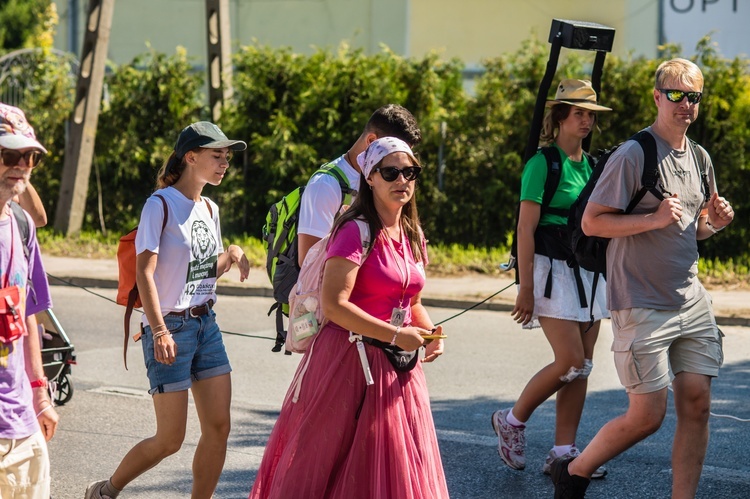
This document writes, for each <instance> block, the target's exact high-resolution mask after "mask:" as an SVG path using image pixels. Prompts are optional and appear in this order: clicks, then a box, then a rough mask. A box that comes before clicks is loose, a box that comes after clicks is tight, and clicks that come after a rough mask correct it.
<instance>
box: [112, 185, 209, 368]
mask: <svg viewBox="0 0 750 499" xmlns="http://www.w3.org/2000/svg"><path fill="white" fill-rule="evenodd" d="M154 196H156V197H157V198H159V199H160V200H161V204H162V205H163V206H164V218H163V219H162V221H161V231H162V232H164V228H165V227H166V226H167V218H169V208H167V201H166V199H164V197H163V196H161V195H159V194H154ZM210 210H211V208H209V211H210ZM137 299H138V281H137V280H136V283H135V284H133V289H131V290H130V293H128V304H127V305H126V306H125V318H124V324H123V326H124V331H125V342H124V343H123V348H122V357H123V361H124V362H125V370H126V371H127V370H128V339H130V317H131V316H132V315H133V308H135V301H136V300H137ZM136 339H138V338H136Z"/></svg>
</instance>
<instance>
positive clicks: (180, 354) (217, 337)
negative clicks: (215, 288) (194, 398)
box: [141, 310, 232, 395]
mask: <svg viewBox="0 0 750 499" xmlns="http://www.w3.org/2000/svg"><path fill="white" fill-rule="evenodd" d="M164 324H165V325H166V326H167V328H169V332H170V333H172V339H173V340H174V342H175V344H176V345H177V358H176V359H175V361H174V363H173V364H172V365H167V364H162V363H161V362H157V361H156V359H155V358H154V338H153V335H152V334H151V327H150V326H145V327H144V328H143V335H142V336H141V343H142V346H143V359H144V361H145V362H146V374H147V375H148V381H149V383H150V385H151V388H150V390H149V391H148V393H150V394H152V395H153V394H155V393H165V392H179V391H182V390H187V389H188V388H190V387H191V386H192V384H193V381H200V380H202V379H208V378H213V377H215V376H221V375H222V374H227V373H230V372H232V367H231V366H230V365H229V358H228V357H227V351H226V349H225V348H224V341H223V340H222V337H221V330H220V329H219V326H218V325H217V324H216V313H215V312H214V311H213V310H209V312H208V313H207V314H206V315H201V316H199V317H187V318H186V317H175V316H171V315H168V316H166V317H164Z"/></svg>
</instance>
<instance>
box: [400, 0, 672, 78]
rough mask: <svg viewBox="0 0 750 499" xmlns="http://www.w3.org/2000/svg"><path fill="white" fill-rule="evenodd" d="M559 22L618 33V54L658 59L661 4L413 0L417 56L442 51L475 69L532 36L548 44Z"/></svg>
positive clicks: (648, 0)
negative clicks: (572, 21)
mask: <svg viewBox="0 0 750 499" xmlns="http://www.w3.org/2000/svg"><path fill="white" fill-rule="evenodd" d="M554 18H557V19H575V20H579V21H589V22H595V23H599V24H604V25H606V26H610V27H612V28H615V30H616V32H615V41H614V47H613V52H614V53H616V54H619V55H626V54H627V53H629V52H631V51H632V52H634V53H635V54H637V55H646V56H649V57H653V56H655V55H656V48H657V44H658V0H606V1H604V0H524V1H518V0H462V1H461V2H457V1H455V0H412V16H411V23H410V28H411V39H412V45H411V48H412V53H414V54H422V53H425V52H427V51H429V50H438V51H439V53H441V54H443V55H444V56H445V57H459V58H461V59H462V60H463V61H464V62H466V64H467V65H469V66H471V65H474V64H479V63H480V62H481V60H482V59H485V58H490V57H497V56H498V55H500V54H502V53H503V52H508V51H515V50H517V49H518V48H519V47H520V46H521V43H522V42H523V41H524V40H528V39H529V38H531V37H532V36H533V37H536V38H539V39H541V40H544V41H545V42H546V40H547V39H548V37H549V32H550V27H551V24H552V19H554Z"/></svg>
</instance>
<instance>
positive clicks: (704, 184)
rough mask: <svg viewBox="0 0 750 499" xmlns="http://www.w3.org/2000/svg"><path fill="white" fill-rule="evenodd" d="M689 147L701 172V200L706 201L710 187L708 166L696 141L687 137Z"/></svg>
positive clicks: (709, 195)
mask: <svg viewBox="0 0 750 499" xmlns="http://www.w3.org/2000/svg"><path fill="white" fill-rule="evenodd" d="M687 141H688V144H690V148H691V149H692V150H693V155H694V156H695V161H696V162H697V163H698V170H699V171H700V174H701V190H702V191H703V202H704V203H708V201H709V200H710V199H711V188H710V187H709V185H708V167H707V165H706V157H705V156H704V155H703V154H701V153H700V151H698V143H697V142H695V141H694V140H692V139H687Z"/></svg>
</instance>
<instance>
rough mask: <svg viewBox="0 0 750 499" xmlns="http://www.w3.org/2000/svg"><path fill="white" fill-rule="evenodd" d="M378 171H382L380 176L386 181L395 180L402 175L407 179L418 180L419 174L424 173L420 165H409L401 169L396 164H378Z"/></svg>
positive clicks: (376, 169)
mask: <svg viewBox="0 0 750 499" xmlns="http://www.w3.org/2000/svg"><path fill="white" fill-rule="evenodd" d="M375 171H376V172H380V176H381V177H383V180H385V181H386V182H393V181H394V180H396V179H397V178H398V176H399V174H400V175H403V176H404V179H406V180H417V177H419V174H420V173H422V167H420V166H407V167H406V168H404V169H403V170H399V169H398V168H396V167H395V166H378V167H377V168H375Z"/></svg>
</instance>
